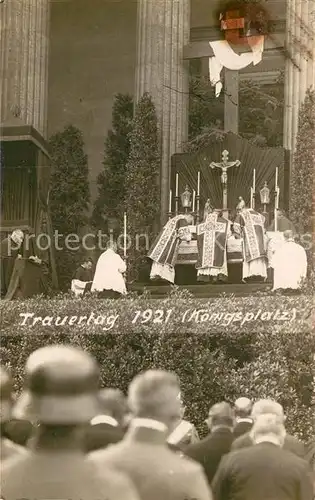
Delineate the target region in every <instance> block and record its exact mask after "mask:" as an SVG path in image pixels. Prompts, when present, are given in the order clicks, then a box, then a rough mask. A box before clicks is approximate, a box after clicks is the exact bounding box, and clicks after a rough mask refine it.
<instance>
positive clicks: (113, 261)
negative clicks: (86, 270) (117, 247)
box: [91, 248, 127, 294]
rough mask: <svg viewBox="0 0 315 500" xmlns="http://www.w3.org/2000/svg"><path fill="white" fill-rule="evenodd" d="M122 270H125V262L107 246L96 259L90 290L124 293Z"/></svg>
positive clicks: (125, 291)
mask: <svg viewBox="0 0 315 500" xmlns="http://www.w3.org/2000/svg"><path fill="white" fill-rule="evenodd" d="M124 272H126V263H125V262H124V261H123V259H122V258H121V257H120V255H118V254H117V253H116V252H114V250H112V249H111V248H109V249H108V250H106V251H105V252H103V253H102V255H101V256H100V257H99V259H98V261H97V265H96V269H95V274H94V279H93V283H92V287H91V292H95V291H97V292H102V291H103V290H113V291H114V292H119V293H121V294H126V293H127V290H126V285H125V280H124V277H123V275H122V273H124Z"/></svg>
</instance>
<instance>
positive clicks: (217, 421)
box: [184, 401, 234, 484]
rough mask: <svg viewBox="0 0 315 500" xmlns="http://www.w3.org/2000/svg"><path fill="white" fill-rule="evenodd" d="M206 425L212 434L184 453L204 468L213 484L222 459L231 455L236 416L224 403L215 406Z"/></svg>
mask: <svg viewBox="0 0 315 500" xmlns="http://www.w3.org/2000/svg"><path fill="white" fill-rule="evenodd" d="M206 423H207V425H208V427H209V430H210V434H209V435H208V436H207V437H205V438H204V439H202V440H201V441H199V443H195V444H191V445H190V446H188V447H187V448H186V449H185V450H184V452H185V455H187V456H188V457H190V458H193V459H194V460H196V461H197V462H199V463H200V464H201V465H202V466H203V469H204V471H205V474H206V476H207V479H208V482H209V484H211V481H212V479H213V477H214V475H215V473H216V470H217V468H218V466H219V463H220V461H221V458H222V457H223V455H225V454H226V453H229V451H230V449H231V445H232V442H233V426H234V415H233V410H232V408H231V406H230V405H229V403H226V402H225V401H222V402H221V403H216V404H215V405H213V406H212V407H211V408H210V411H209V416H208V419H207V420H206Z"/></svg>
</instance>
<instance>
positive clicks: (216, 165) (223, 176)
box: [210, 149, 241, 210]
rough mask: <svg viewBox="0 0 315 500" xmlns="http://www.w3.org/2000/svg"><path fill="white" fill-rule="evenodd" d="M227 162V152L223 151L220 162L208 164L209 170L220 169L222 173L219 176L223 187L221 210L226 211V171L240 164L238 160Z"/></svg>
mask: <svg viewBox="0 0 315 500" xmlns="http://www.w3.org/2000/svg"><path fill="white" fill-rule="evenodd" d="M228 160H229V152H228V151H227V150H226V149H225V150H224V151H223V153H222V162H221V163H215V162H214V161H213V162H211V163H210V167H211V168H220V169H221V171H222V174H221V183H222V187H223V210H227V207H228V206H227V179H228V176H227V170H228V168H231V167H239V166H240V164H241V162H240V161H239V160H235V161H228Z"/></svg>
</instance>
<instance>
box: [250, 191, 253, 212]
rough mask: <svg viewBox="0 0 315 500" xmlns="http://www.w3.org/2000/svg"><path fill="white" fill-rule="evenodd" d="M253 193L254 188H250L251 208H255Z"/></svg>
mask: <svg viewBox="0 0 315 500" xmlns="http://www.w3.org/2000/svg"><path fill="white" fill-rule="evenodd" d="M253 192H254V188H252V187H251V188H250V208H253Z"/></svg>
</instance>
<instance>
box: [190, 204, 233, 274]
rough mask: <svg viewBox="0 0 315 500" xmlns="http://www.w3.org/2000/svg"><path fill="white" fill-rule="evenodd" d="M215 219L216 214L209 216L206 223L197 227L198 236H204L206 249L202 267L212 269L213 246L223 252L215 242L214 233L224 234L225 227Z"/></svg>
mask: <svg viewBox="0 0 315 500" xmlns="http://www.w3.org/2000/svg"><path fill="white" fill-rule="evenodd" d="M217 218H218V216H217V214H216V213H212V214H209V215H208V217H207V220H206V222H202V223H201V224H198V226H197V234H198V236H200V235H204V248H206V249H207V251H206V252H204V254H203V262H202V267H213V262H214V250H215V244H218V246H219V247H220V248H221V250H224V248H223V247H222V246H221V244H220V242H218V241H216V238H215V233H216V232H219V233H225V231H226V225H225V223H224V222H218V221H217Z"/></svg>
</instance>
